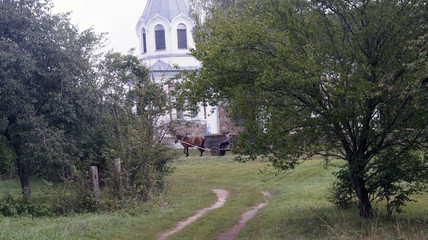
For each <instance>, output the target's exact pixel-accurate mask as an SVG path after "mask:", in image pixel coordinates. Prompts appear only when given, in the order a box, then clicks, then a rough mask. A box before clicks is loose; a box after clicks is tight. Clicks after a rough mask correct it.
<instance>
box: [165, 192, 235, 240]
mask: <svg viewBox="0 0 428 240" xmlns="http://www.w3.org/2000/svg"><path fill="white" fill-rule="evenodd" d="M212 190H213V192H214V193H215V194H217V198H218V200H217V202H216V203H214V204H213V205H212V206H211V207H208V208H204V209H202V210H199V211H198V213H197V214H195V215H193V216H191V217H189V218H188V219H186V220H185V221H181V222H179V223H178V225H177V226H176V227H175V228H173V229H170V230H168V231H166V232H164V233H162V234H160V235H159V237H158V238H157V240H166V239H167V238H168V237H169V236H171V235H173V234H174V233H177V232H179V231H180V230H181V229H183V228H185V227H186V226H187V225H189V224H191V223H192V222H194V221H196V220H197V219H199V218H200V217H202V216H203V215H204V214H205V213H206V212H208V211H210V210H213V209H216V208H220V207H222V206H223V205H224V203H225V202H226V198H227V196H228V195H229V192H228V191H226V190H224V189H212Z"/></svg>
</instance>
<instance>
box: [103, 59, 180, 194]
mask: <svg viewBox="0 0 428 240" xmlns="http://www.w3.org/2000/svg"><path fill="white" fill-rule="evenodd" d="M99 69H100V73H101V77H102V82H103V85H102V91H103V92H104V95H105V96H106V101H105V102H104V104H105V107H106V109H105V110H106V111H107V113H108V116H107V120H108V122H109V123H110V126H109V129H110V131H109V135H110V137H111V138H112V139H114V144H113V145H112V150H111V151H110V152H108V153H105V154H106V157H107V159H110V160H109V163H108V166H109V170H108V172H109V173H108V175H109V177H108V181H106V183H107V185H108V186H109V187H110V189H111V190H112V191H113V192H114V195H116V196H119V197H123V196H126V197H128V198H134V197H137V198H138V199H142V200H147V199H148V198H149V197H150V196H151V195H152V194H156V193H157V192H159V191H160V190H161V189H162V188H163V183H164V177H165V176H166V175H168V174H170V173H171V168H170V167H169V164H170V163H171V162H172V161H173V160H174V159H175V157H174V155H173V154H172V152H171V150H170V149H169V148H167V147H165V142H164V136H165V134H166V132H167V130H168V129H167V127H168V126H167V125H165V124H166V123H163V122H161V121H159V119H160V117H161V116H162V115H164V114H165V113H166V110H167V109H168V104H167V96H166V94H165V92H164V91H163V88H162V86H161V85H158V84H156V83H153V82H152V81H150V79H149V74H148V70H147V69H146V68H145V67H144V66H143V65H142V64H141V63H140V61H139V60H138V59H137V58H136V57H135V56H132V55H121V54H120V53H109V54H107V55H106V56H105V59H104V60H103V61H102V62H101V63H100V66H99ZM117 158H119V159H120V160H121V165H122V171H123V173H122V175H120V176H119V175H118V174H117V173H116V170H115V168H114V162H113V159H117ZM119 178H121V180H122V186H118V184H119V182H120V180H119Z"/></svg>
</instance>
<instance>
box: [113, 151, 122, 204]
mask: <svg viewBox="0 0 428 240" xmlns="http://www.w3.org/2000/svg"><path fill="white" fill-rule="evenodd" d="M120 165H121V164H120V158H117V159H115V162H114V166H115V168H116V177H117V180H118V190H119V196H121V197H122V195H123V185H122V184H123V183H122V170H121V166H120Z"/></svg>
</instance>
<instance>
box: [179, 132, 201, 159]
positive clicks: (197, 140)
mask: <svg viewBox="0 0 428 240" xmlns="http://www.w3.org/2000/svg"><path fill="white" fill-rule="evenodd" d="M177 142H180V143H181V145H183V147H184V151H183V152H184V154H186V157H188V156H189V147H196V148H198V150H199V151H200V152H201V157H202V154H203V153H204V151H205V150H204V143H205V139H203V138H201V137H188V136H187V135H186V136H181V135H177V136H176V137H175V143H177Z"/></svg>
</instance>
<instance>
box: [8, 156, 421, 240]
mask: <svg viewBox="0 0 428 240" xmlns="http://www.w3.org/2000/svg"><path fill="white" fill-rule="evenodd" d="M196 155H197V154H196V153H193V152H192V153H191V156H192V157H189V158H180V160H179V161H178V162H176V163H175V166H176V167H177V170H176V172H175V173H174V175H173V176H171V177H169V185H168V192H166V193H165V194H164V195H162V196H160V197H159V198H157V199H155V200H154V201H152V202H150V203H147V204H146V205H145V206H143V207H142V208H140V209H139V210H138V211H119V212H115V213H110V214H109V213H103V214H82V215H76V216H74V217H62V218H42V219H31V218H26V217H22V218H4V217H3V218H2V217H0V239H155V238H156V235H157V234H159V233H161V232H163V231H165V230H167V229H170V228H172V227H175V226H176V224H177V222H179V221H182V220H184V219H187V218H188V217H189V216H192V215H193V214H195V212H196V210H198V209H202V208H204V207H208V206H211V205H212V204H213V203H214V202H215V201H216V200H217V199H216V196H215V194H214V193H213V192H212V191H211V189H213V188H223V189H226V190H228V191H230V195H229V197H228V201H227V203H226V204H225V205H224V206H223V207H222V208H220V209H217V210H214V211H211V212H209V213H208V214H206V215H205V216H204V217H202V218H200V219H199V220H198V221H197V222H195V223H193V224H191V225H190V226H188V227H187V228H185V229H184V230H183V231H181V232H179V233H177V234H175V235H173V236H172V237H171V238H170V239H213V238H214V237H215V236H216V235H217V234H218V233H220V232H222V231H225V230H227V229H228V228H230V227H232V226H233V225H234V224H235V223H236V222H237V221H238V220H239V218H240V215H241V214H242V213H243V212H245V211H247V210H249V209H250V208H251V206H254V205H257V204H258V203H260V202H264V201H265V199H264V197H263V196H262V194H261V193H260V190H267V191H270V192H271V193H272V194H273V195H274V196H273V198H272V199H271V203H270V205H268V206H267V207H265V208H262V209H261V210H260V211H259V212H258V214H257V215H256V216H255V217H254V218H253V219H252V220H250V221H249V223H248V225H247V227H246V228H244V230H243V232H241V234H240V235H239V236H238V239H380V238H381V239H394V238H406V239H428V230H427V229H428V195H424V196H421V197H420V202H419V203H417V204H413V203H412V204H409V207H408V208H407V209H406V210H407V213H406V214H403V215H400V216H399V217H396V218H393V219H391V220H387V219H384V217H382V216H379V217H377V218H375V219H374V220H370V221H365V220H361V219H359V217H358V212H357V211H356V210H355V209H352V210H346V211H345V210H341V209H337V208H335V207H334V206H332V204H330V203H328V202H327V201H326V194H327V188H328V186H329V185H330V184H331V182H332V180H333V179H332V177H331V174H330V173H331V171H332V169H324V168H323V165H322V162H321V161H319V160H314V161H309V162H306V163H304V164H303V165H302V166H300V167H298V168H297V169H296V170H294V171H290V172H288V173H286V174H284V175H281V176H279V177H276V178H274V179H272V180H270V181H267V182H262V181H261V180H264V179H268V178H267V177H266V176H263V175H260V174H258V172H259V169H263V168H264V167H265V166H266V164H265V163H261V162H249V163H245V164H242V163H236V162H233V161H232V159H233V157H231V156H225V157H211V156H207V157H203V158H199V157H196ZM193 156H194V157H193ZM14 184H15V185H16V186H18V187H19V184H18V183H16V182H10V181H6V182H0V195H1V194H2V192H4V191H5V189H10V187H11V185H12V186H14ZM16 186H15V187H16ZM36 186H37V185H36ZM35 189H37V187H35ZM11 193H15V194H18V193H19V190H18V191H16V192H15V190H13V191H11Z"/></svg>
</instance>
